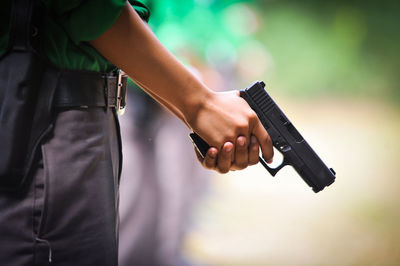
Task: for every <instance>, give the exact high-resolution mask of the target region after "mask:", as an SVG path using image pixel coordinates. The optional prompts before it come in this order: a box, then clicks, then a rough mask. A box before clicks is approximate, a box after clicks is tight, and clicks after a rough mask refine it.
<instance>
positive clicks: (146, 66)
mask: <svg viewBox="0 0 400 266" xmlns="http://www.w3.org/2000/svg"><path fill="white" fill-rule="evenodd" d="M91 44H92V45H93V46H94V47H95V48H96V49H97V50H98V51H99V52H100V53H101V54H102V55H103V56H105V57H106V58H107V59H109V60H110V61H111V62H112V63H114V64H115V65H116V66H118V67H120V68H121V69H122V70H124V71H125V72H126V73H127V74H128V75H129V76H130V77H132V78H133V80H135V81H136V82H137V83H138V85H139V86H141V87H142V88H143V89H144V90H145V91H147V92H148V93H149V94H150V95H151V96H152V97H153V98H155V99H156V100H158V101H159V102H161V103H162V104H163V105H164V106H166V107H167V108H168V109H170V110H171V111H172V112H173V113H174V114H175V115H177V116H178V117H179V118H180V119H182V120H183V121H184V122H185V123H186V124H187V125H188V126H189V127H190V128H191V129H192V130H194V131H195V132H197V133H198V134H199V135H200V136H201V137H202V138H203V139H204V140H206V141H207V142H208V143H209V144H210V145H211V146H213V147H216V148H217V150H221V149H222V147H223V146H224V144H225V143H226V142H230V143H231V144H232V145H233V144H235V143H236V140H237V138H238V136H244V137H245V138H246V140H250V136H251V135H254V136H256V138H257V140H258V142H259V143H260V146H261V149H262V151H263V155H264V157H265V158H266V159H270V158H272V145H271V140H270V138H269V136H268V134H267V132H266V131H265V129H264V128H263V127H262V125H261V123H260V122H259V121H258V119H257V115H256V114H255V113H254V112H253V111H252V110H251V108H250V107H249V106H248V105H247V103H246V102H245V101H244V100H243V99H242V98H240V96H239V93H238V92H236V91H231V92H214V91H212V90H210V89H209V88H208V87H207V86H205V85H204V84H203V83H202V82H201V81H200V80H198V79H197V78H196V77H195V76H194V75H193V74H192V73H191V72H190V71H188V70H187V69H186V67H185V66H184V65H183V64H181V63H180V62H179V61H178V60H177V59H176V58H175V57H174V56H173V55H172V54H171V53H170V52H169V51H168V50H167V49H166V48H165V47H164V46H163V45H162V44H161V43H160V42H159V41H158V39H157V38H156V37H155V36H154V34H153V33H152V31H151V30H150V28H149V27H148V26H147V25H146V24H145V23H144V22H143V21H142V20H141V18H140V17H139V16H138V15H137V14H136V12H135V11H134V10H133V8H132V7H131V6H130V5H129V4H128V3H127V5H126V6H125V7H124V8H123V10H122V13H121V15H120V17H119V18H118V19H117V21H116V22H115V23H114V25H113V26H111V27H110V28H109V29H108V30H107V31H106V32H105V33H103V34H102V35H101V36H100V37H99V38H97V39H96V40H93V41H91ZM248 142H249V141H246V144H245V146H246V148H247V147H248V144H249V143H248ZM225 145H226V144H225ZM235 157H236V156H235V153H233V152H232V162H234V159H235ZM247 159H248V158H247Z"/></svg>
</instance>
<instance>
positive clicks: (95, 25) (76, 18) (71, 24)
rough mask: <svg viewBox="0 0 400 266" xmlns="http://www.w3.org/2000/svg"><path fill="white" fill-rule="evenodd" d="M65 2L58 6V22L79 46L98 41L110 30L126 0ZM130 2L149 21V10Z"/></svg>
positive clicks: (141, 4) (142, 5)
mask: <svg viewBox="0 0 400 266" xmlns="http://www.w3.org/2000/svg"><path fill="white" fill-rule="evenodd" d="M55 2H61V1H60V0H59V1H55ZM63 2H64V3H67V4H65V5H64V6H56V12H55V13H56V17H57V20H58V22H59V23H60V24H61V25H62V27H63V29H64V30H65V31H66V33H67V34H68V35H69V37H70V39H71V40H72V41H73V42H74V43H75V44H79V43H81V42H85V41H90V40H94V39H96V38H97V37H99V36H100V35H101V34H102V33H104V32H105V31H106V30H107V29H108V28H110V27H111V26H112V25H113V24H114V23H115V21H116V20H117V18H118V17H119V15H120V14H121V11H122V7H124V6H125V3H126V0H67V1H63ZM130 2H131V4H132V6H133V7H134V8H135V10H136V12H137V13H138V14H139V15H140V17H141V18H142V19H143V20H145V21H148V19H149V17H150V11H149V9H148V8H147V7H146V6H145V5H144V4H143V3H141V2H139V1H130ZM53 10H54V6H53Z"/></svg>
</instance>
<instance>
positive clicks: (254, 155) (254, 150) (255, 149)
mask: <svg viewBox="0 0 400 266" xmlns="http://www.w3.org/2000/svg"><path fill="white" fill-rule="evenodd" d="M259 154H260V146H259V144H258V141H257V138H256V137H255V136H251V138H250V145H249V165H253V164H257V163H258V156H259Z"/></svg>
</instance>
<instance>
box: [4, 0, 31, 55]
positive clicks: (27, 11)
mask: <svg viewBox="0 0 400 266" xmlns="http://www.w3.org/2000/svg"><path fill="white" fill-rule="evenodd" d="M34 2H35V0H13V2H12V8H11V16H10V26H9V27H10V28H9V39H8V47H7V48H8V50H14V51H26V50H28V49H29V48H30V39H31V38H30V37H31V35H32V33H31V20H32V13H33V7H34Z"/></svg>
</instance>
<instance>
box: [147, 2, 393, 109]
mask: <svg viewBox="0 0 400 266" xmlns="http://www.w3.org/2000/svg"><path fill="white" fill-rule="evenodd" d="M143 2H145V3H146V4H147V5H149V7H150V9H151V11H152V16H151V18H150V26H151V27H152V28H153V30H154V31H155V33H156V35H157V36H158V37H159V38H160V40H161V41H162V42H163V43H164V44H165V45H166V46H167V47H168V48H169V49H170V50H172V51H173V52H174V51H178V50H182V49H187V48H190V49H191V51H192V52H194V53H196V54H197V55H198V56H199V57H200V58H202V59H203V60H204V62H206V63H207V64H209V65H211V66H213V67H216V68H217V69H220V70H221V69H222V70H221V71H222V72H223V70H224V68H226V67H229V68H233V69H234V76H235V77H236V76H238V77H239V82H242V83H240V84H241V85H243V84H248V83H249V82H251V81H252V80H254V79H262V80H265V81H267V82H268V83H269V84H270V85H271V87H272V89H276V90H279V91H280V92H282V93H286V94H289V95H293V96H296V97H297V96H304V97H310V96H314V95H316V96H319V95H328V96H334V95H341V96H343V95H344V96H351V97H358V96H370V97H384V98H387V99H395V101H397V102H400V85H399V84H400V74H399V73H398V72H399V69H400V49H399V44H400V34H399V33H398V29H399V26H400V16H399V15H398V14H399V12H400V2H399V1H394V0H383V1H379V2H377V1H371V0H364V1H361V0H351V1H317V0H304V1H294V0H269V1H264V0H254V1H239V0H237V1H228V0H224V1H216V0H185V1H183V0H181V1H173V0H163V1H161V0H146V1H145V0H143ZM231 74H232V73H231ZM231 77H232V75H231ZM228 78H229V76H228Z"/></svg>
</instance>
